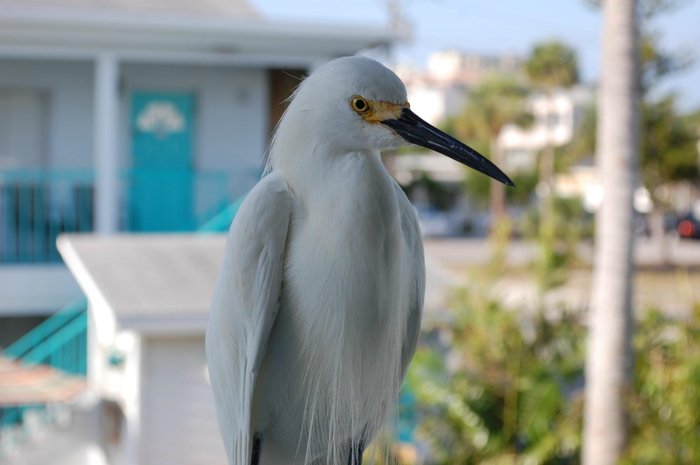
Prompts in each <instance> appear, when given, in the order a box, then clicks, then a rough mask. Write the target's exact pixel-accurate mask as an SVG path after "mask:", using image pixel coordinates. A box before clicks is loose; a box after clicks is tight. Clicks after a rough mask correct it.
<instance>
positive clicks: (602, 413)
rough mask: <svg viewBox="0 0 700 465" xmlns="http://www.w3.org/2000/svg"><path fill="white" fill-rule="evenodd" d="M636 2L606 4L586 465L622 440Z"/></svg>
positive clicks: (635, 137) (607, 462)
mask: <svg viewBox="0 0 700 465" xmlns="http://www.w3.org/2000/svg"><path fill="white" fill-rule="evenodd" d="M637 7H638V6H637V0H614V1H612V0H608V1H605V2H603V40H602V44H603V48H602V82H601V88H600V103H599V107H598V110H599V118H598V122H599V125H598V151H597V152H598V166H599V167H600V168H601V175H602V183H603V190H604V199H603V203H602V206H601V209H600V211H599V212H598V221H597V225H596V257H595V267H594V282H593V294H592V309H591V311H592V313H591V316H590V321H589V325H590V328H589V338H588V356H587V360H586V407H585V414H584V416H585V424H584V447H583V464H584V465H613V464H615V463H617V462H618V459H619V457H620V455H621V454H622V451H623V448H624V445H625V439H626V426H625V413H624V406H623V402H624V398H623V395H624V392H625V390H626V389H628V388H629V380H630V374H631V366H630V365H631V361H632V357H631V343H630V341H631V333H632V305H631V298H632V270H633V261H632V258H633V249H634V247H633V243H634V235H633V233H632V222H633V208H632V197H633V191H634V188H635V187H636V184H637V178H638V176H637V172H638V167H637V166H638V159H639V127H640V121H639V115H640V110H639V109H640V84H639V31H638V13H637Z"/></svg>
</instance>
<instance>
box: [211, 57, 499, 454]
mask: <svg viewBox="0 0 700 465" xmlns="http://www.w3.org/2000/svg"><path fill="white" fill-rule="evenodd" d="M406 142H411V143H414V144H418V145H421V146H424V147H427V148H429V149H432V150H435V151H437V152H440V153H443V154H445V155H447V156H448V157H451V158H453V159H455V160H457V161H459V162H461V163H463V164H465V165H467V166H469V167H471V168H474V169H476V170H478V171H481V172H482V173H485V174H487V175H488V176H491V177H493V178H495V179H497V180H499V181H501V182H503V183H505V184H508V185H513V183H512V182H511V180H510V179H509V178H508V176H506V175H505V174H504V173H503V172H502V171H501V170H500V169H498V168H497V167H496V166H495V165H494V164H493V163H491V162H490V161H489V160H487V159H486V158H484V157H483V156H481V155H480V154H479V153H477V152H476V151H474V150H472V149H471V148H469V147H467V146H466V145H464V144H463V143H461V142H459V141H457V140H456V139H454V138H452V137H450V136H449V135H447V134H445V133H443V132H441V131H440V130H438V129H436V128H434V127H432V126H431V125H429V124H428V123H426V122H425V121H423V120H422V119H420V118H419V117H418V116H416V115H415V114H414V113H413V112H412V111H411V110H410V108H409V104H408V101H407V99H406V89H405V87H404V85H403V83H402V82H401V80H400V79H399V78H398V77H397V76H396V75H395V74H394V73H393V72H391V71H390V70H389V69H387V68H385V67H384V66H382V65H381V64H379V63H377V62H376V61H373V60H370V59H368V58H363V57H345V58H339V59H336V60H334V61H331V62H329V63H327V64H325V65H323V66H321V67H319V68H318V69H317V70H315V71H314V72H313V73H312V74H311V75H310V76H309V77H308V78H307V79H306V80H304V81H303V82H302V83H301V84H300V86H299V87H298V89H297V90H296V92H295V93H294V96H293V99H292V100H291V102H290V104H289V107H288V108H287V111H286V112H285V113H284V116H283V117H282V119H281V120H280V123H279V126H278V127H277V130H276V132H275V135H274V138H273V141H272V145H271V148H270V152H269V162H268V163H269V166H268V169H269V174H268V175H267V176H265V177H264V178H263V179H262V180H261V181H260V182H259V183H258V184H257V185H256V186H255V187H254V188H253V189H252V190H251V192H250V193H249V194H248V196H247V198H246V199H245V201H244V202H243V204H242V205H241V207H240V210H239V211H238V214H237V215H236V217H235V219H234V220H233V223H232V225H231V229H230V231H229V235H228V241H227V245H226V250H225V252H224V258H223V265H222V268H221V272H220V274H219V279H218V282H217V286H216V291H215V294H214V298H213V302H212V307H211V314H210V317H209V324H208V328H207V337H206V349H207V359H208V363H209V373H210V379H211V385H212V388H213V391H214V399H215V402H216V407H217V415H218V421H219V427H220V430H221V433H222V437H223V441H224V444H225V447H226V452H227V454H228V461H229V463H230V464H231V465H276V464H279V465H283V464H284V465H295V464H311V463H314V464H321V463H324V464H333V465H336V464H337V465H348V464H349V465H358V464H360V463H361V458H362V451H363V449H364V447H365V445H366V444H367V443H368V442H369V441H371V440H372V439H373V438H374V436H375V435H376V433H377V431H378V430H379V429H380V428H381V426H382V424H383V422H384V421H385V420H386V418H387V416H388V415H389V413H390V411H391V409H392V406H393V405H394V402H395V400H396V397H397V394H398V392H399V386H400V384H401V381H402V379H403V377H404V375H405V373H406V369H407V366H408V363H409V361H410V360H411V357H412V356H413V353H414V350H415V347H416V341H417V339H418V332H419V327H420V320H421V313H422V306H423V295H424V287H425V265H424V262H423V246H422V243H421V237H420V231H419V228H418V221H417V218H416V214H415V212H414V209H413V208H412V206H411V204H410V203H409V201H408V199H407V198H406V196H405V195H404V193H403V191H402V190H401V188H400V187H399V185H398V184H397V183H396V182H395V181H394V180H393V179H392V178H391V177H390V176H389V173H388V172H387V170H386V169H385V168H384V166H383V165H382V163H381V160H380V156H379V152H380V151H381V150H386V149H396V148H398V147H400V146H402V145H405V144H406Z"/></svg>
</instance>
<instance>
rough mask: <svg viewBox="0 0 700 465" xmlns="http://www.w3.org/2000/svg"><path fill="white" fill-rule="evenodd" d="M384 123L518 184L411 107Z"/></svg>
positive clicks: (509, 183) (419, 142)
mask: <svg viewBox="0 0 700 465" xmlns="http://www.w3.org/2000/svg"><path fill="white" fill-rule="evenodd" d="M381 123H382V124H385V125H387V126H389V127H390V128H391V129H393V130H394V131H396V133H397V134H398V135H400V136H401V137H403V138H404V139H405V140H406V141H408V142H411V143H412V144H416V145H420V146H421V147H425V148H428V149H431V150H435V151H436V152H440V153H441V154H443V155H447V156H448V157H450V158H452V159H453V160H456V161H458V162H460V163H462V164H463V165H467V166H468V167H470V168H473V169H475V170H477V171H480V172H482V173H484V174H485V175H487V176H490V177H492V178H493V179H495V180H497V181H500V182H502V183H503V184H505V185H507V186H515V184H513V181H511V180H510V178H509V177H508V176H506V174H505V173H504V172H503V171H501V170H500V169H499V168H498V167H497V166H496V165H494V164H493V163H491V161H489V159H488V158H486V157H484V156H483V155H481V154H480V153H479V152H477V151H476V150H474V149H472V148H471V147H468V146H467V145H465V144H463V143H461V142H460V141H458V140H457V139H455V138H454V137H452V136H450V135H448V134H445V133H444V132H442V131H441V130H439V129H438V128H436V127H434V126H431V125H430V124H428V123H427V122H425V121H424V120H422V119H421V118H420V117H419V116H418V115H416V114H415V113H413V112H412V111H411V110H409V109H408V108H404V109H403V110H401V116H399V117H398V118H395V119H386V120H383V121H382V122H381Z"/></svg>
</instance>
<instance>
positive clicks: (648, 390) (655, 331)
mask: <svg viewBox="0 0 700 465" xmlns="http://www.w3.org/2000/svg"><path fill="white" fill-rule="evenodd" d="M635 346H636V350H637V359H636V366H635V378H634V392H633V393H631V395H630V399H629V404H630V405H629V409H628V410H629V415H630V416H629V426H630V440H629V445H628V448H627V452H626V454H625V460H624V462H623V463H624V464H629V465H632V464H635V465H646V464H649V465H651V464H654V465H685V464H687V465H695V464H698V463H700V440H698V439H699V438H700V305H696V306H695V310H694V313H693V315H692V316H691V318H690V320H689V321H678V320H672V319H669V318H668V317H665V316H664V315H663V314H662V313H661V312H660V311H659V310H652V311H649V312H648V313H647V315H646V316H645V318H644V320H643V321H642V322H641V324H640V327H639V330H638V331H637V335H636V340H635Z"/></svg>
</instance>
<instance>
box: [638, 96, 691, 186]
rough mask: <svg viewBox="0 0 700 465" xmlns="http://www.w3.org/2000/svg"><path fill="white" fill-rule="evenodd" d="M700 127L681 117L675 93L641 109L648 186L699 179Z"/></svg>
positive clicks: (643, 163) (644, 165)
mask: <svg viewBox="0 0 700 465" xmlns="http://www.w3.org/2000/svg"><path fill="white" fill-rule="evenodd" d="M696 142H697V129H696V127H694V126H693V125H691V124H689V123H688V121H687V120H685V119H684V118H682V117H681V116H679V114H678V112H677V110H676V99H675V97H674V96H672V95H671V96H666V97H664V98H662V99H660V100H658V101H655V102H647V103H645V104H644V105H643V109H642V176H643V178H644V183H645V185H647V186H658V185H659V184H660V183H664V182H675V181H694V180H697V179H698V176H699V173H698V155H697V147H696Z"/></svg>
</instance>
